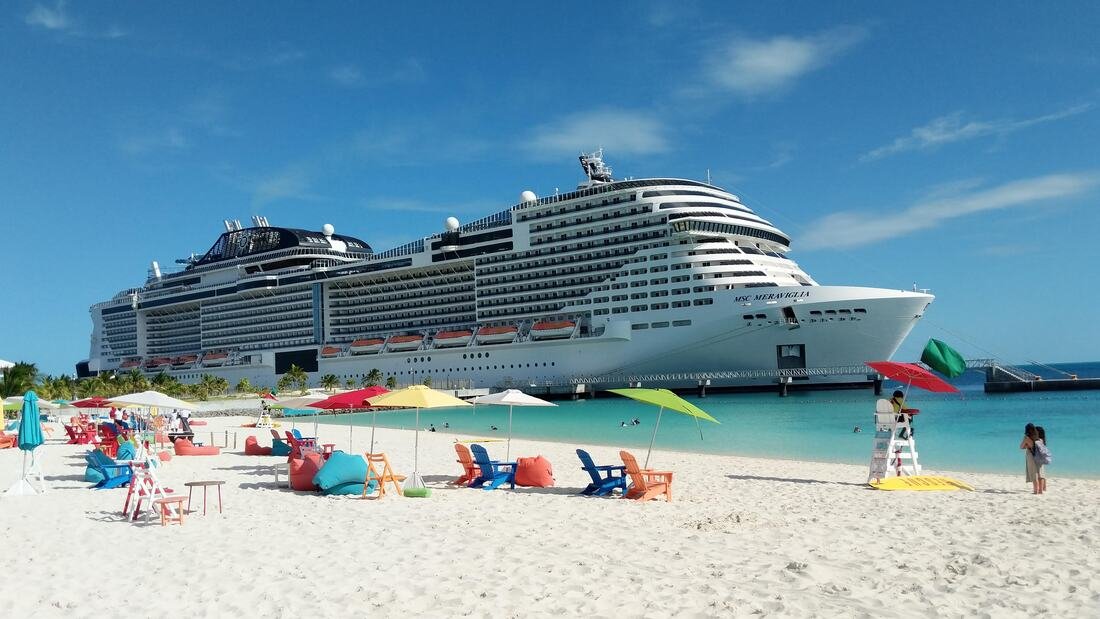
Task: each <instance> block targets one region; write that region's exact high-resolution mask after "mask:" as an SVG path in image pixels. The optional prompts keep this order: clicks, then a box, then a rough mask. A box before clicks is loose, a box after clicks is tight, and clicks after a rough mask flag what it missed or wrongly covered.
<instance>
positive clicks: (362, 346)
mask: <svg viewBox="0 0 1100 619" xmlns="http://www.w3.org/2000/svg"><path fill="white" fill-rule="evenodd" d="M385 343H386V340H384V339H382V338H380V337H379V338H373V339H369V340H355V341H354V342H352V343H351V348H350V350H351V354H353V355H368V354H372V353H376V352H378V351H380V350H382V344H385Z"/></svg>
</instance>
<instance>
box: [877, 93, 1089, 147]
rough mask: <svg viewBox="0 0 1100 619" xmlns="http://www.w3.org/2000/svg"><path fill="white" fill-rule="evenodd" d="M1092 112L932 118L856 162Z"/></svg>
mask: <svg viewBox="0 0 1100 619" xmlns="http://www.w3.org/2000/svg"><path fill="white" fill-rule="evenodd" d="M1090 109H1092V104H1090V103H1085V104H1082V105H1075V106H1073V107H1069V108H1066V109H1064V110H1061V111H1058V112H1054V113H1053V114H1045V115H1043V116H1036V117H1034V118H1025V119H1024V120H966V119H965V117H964V115H963V113H962V112H955V113H953V114H948V115H946V116H940V117H939V118H934V119H932V120H931V121H929V122H928V123H927V124H925V125H922V126H920V127H916V128H915V129H913V130H912V131H910V132H909V135H906V136H902V137H899V138H897V139H895V140H894V141H893V142H891V143H889V144H887V145H885V146H880V147H878V148H876V149H874V150H872V151H870V152H867V153H864V154H863V155H862V156H861V157H860V161H875V160H877V159H882V158H884V157H889V156H890V155H896V154H897V153H901V152H905V151H911V150H932V149H935V148H938V147H940V146H943V145H944V144H952V143H954V142H963V141H965V140H972V139H975V138H980V137H985V136H1004V135H1008V134H1010V133H1015V132H1017V131H1020V130H1021V129H1027V128H1028V127H1032V126H1034V125H1040V124H1043V123H1049V122H1054V121H1057V120H1062V119H1063V118H1069V117H1071V116H1076V115H1078V114H1083V113H1085V112H1087V111H1089V110H1090Z"/></svg>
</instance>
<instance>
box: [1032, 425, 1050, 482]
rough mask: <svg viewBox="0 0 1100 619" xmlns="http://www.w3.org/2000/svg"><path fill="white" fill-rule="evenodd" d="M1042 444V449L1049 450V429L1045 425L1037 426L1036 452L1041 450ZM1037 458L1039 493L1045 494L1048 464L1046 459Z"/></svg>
mask: <svg viewBox="0 0 1100 619" xmlns="http://www.w3.org/2000/svg"><path fill="white" fill-rule="evenodd" d="M1040 445H1042V450H1043V451H1046V450H1047V431H1046V430H1044V429H1043V426H1035V449H1034V451H1035V452H1038V451H1039V446H1040ZM1032 458H1034V459H1035V475H1036V477H1038V478H1039V494H1043V493H1045V492H1046V491H1047V465H1046V464H1045V460H1039V459H1038V458H1035V456H1032Z"/></svg>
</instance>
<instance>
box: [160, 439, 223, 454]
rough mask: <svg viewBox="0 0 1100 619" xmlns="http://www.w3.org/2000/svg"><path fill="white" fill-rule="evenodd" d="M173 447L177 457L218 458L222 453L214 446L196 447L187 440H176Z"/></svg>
mask: <svg viewBox="0 0 1100 619" xmlns="http://www.w3.org/2000/svg"><path fill="white" fill-rule="evenodd" d="M172 447H174V448H175V450H176V455H177V456H216V455H218V454H220V453H221V452H222V450H221V449H219V448H218V447H215V446H213V445H207V446H204V447H196V446H195V444H194V443H192V442H191V441H189V440H187V439H185V438H178V439H176V442H175V443H173V444H172Z"/></svg>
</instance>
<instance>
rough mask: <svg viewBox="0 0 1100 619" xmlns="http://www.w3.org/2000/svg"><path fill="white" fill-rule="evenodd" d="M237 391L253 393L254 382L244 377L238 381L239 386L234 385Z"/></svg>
mask: <svg viewBox="0 0 1100 619" xmlns="http://www.w3.org/2000/svg"><path fill="white" fill-rule="evenodd" d="M234 390H235V391H236V392H237V393H252V382H251V381H249V380H248V379H247V378H242V379H240V380H239V381H237V386H236V387H234Z"/></svg>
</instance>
